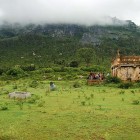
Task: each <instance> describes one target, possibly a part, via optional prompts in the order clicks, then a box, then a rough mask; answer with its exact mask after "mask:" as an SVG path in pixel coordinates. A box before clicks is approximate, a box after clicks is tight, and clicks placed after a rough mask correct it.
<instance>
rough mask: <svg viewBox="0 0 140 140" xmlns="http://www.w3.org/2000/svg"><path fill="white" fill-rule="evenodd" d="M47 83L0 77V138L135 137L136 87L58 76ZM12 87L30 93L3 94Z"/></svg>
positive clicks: (138, 123)
mask: <svg viewBox="0 0 140 140" xmlns="http://www.w3.org/2000/svg"><path fill="white" fill-rule="evenodd" d="M49 82H50V81H47V80H41V81H36V83H35V84H34V83H33V82H32V81H31V80H30V79H19V80H10V81H0V140H139V139H140V104H139V101H140V88H138V87H137V88H129V89H120V88H118V87H116V86H115V85H113V86H112V85H110V84H108V85H104V84H101V85H93V86H89V85H87V84H86V80H79V81H67V80H66V81H64V80H63V81H54V83H55V84H56V87H57V88H56V90H55V91H49ZM76 82H77V83H78V84H79V85H80V86H74V85H75V84H77V83H76ZM13 91H28V92H30V93H31V94H32V96H31V98H28V99H26V100H18V99H9V97H8V93H9V92H13Z"/></svg>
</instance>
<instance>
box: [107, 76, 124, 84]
mask: <svg viewBox="0 0 140 140" xmlns="http://www.w3.org/2000/svg"><path fill="white" fill-rule="evenodd" d="M106 83H115V84H118V83H121V79H120V78H118V77H111V76H108V77H107V78H106Z"/></svg>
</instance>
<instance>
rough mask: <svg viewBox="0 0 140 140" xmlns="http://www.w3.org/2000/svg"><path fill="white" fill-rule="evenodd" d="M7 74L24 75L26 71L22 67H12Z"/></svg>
mask: <svg viewBox="0 0 140 140" xmlns="http://www.w3.org/2000/svg"><path fill="white" fill-rule="evenodd" d="M6 74H7V75H10V76H13V77H23V76H25V72H24V71H23V70H22V69H21V68H18V67H16V68H11V69H9V70H8V71H7V72H6Z"/></svg>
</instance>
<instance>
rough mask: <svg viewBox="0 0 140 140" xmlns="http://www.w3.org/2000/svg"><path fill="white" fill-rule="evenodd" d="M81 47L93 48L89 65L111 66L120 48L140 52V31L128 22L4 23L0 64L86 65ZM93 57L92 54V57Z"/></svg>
mask: <svg viewBox="0 0 140 140" xmlns="http://www.w3.org/2000/svg"><path fill="white" fill-rule="evenodd" d="M80 48H92V49H93V51H94V52H95V54H94V55H93V56H94V57H93V59H92V62H90V65H102V66H105V67H106V68H109V67H110V62H111V59H112V58H113V57H114V56H115V55H116V51H117V49H120V50H121V52H122V53H123V54H125V55H134V54H135V55H140V52H139V49H140V30H139V27H138V26H137V25H135V23H133V22H131V21H129V22H128V24H126V25H119V26H98V25H96V26H88V27H87V26H80V25H62V24H61V25H57V24H56V25H35V24H30V25H26V26H22V25H20V24H14V25H11V24H8V23H6V24H4V25H2V26H1V27H0V66H1V67H13V66H15V65H22V66H25V65H30V64H35V65H36V66H37V67H50V66H54V65H60V66H61V65H64V66H69V64H70V63H71V62H72V61H77V62H78V63H79V65H84V61H83V60H82V59H81V58H80V57H79V56H78V55H77V52H78V50H79V49H80ZM91 57H92V56H91Z"/></svg>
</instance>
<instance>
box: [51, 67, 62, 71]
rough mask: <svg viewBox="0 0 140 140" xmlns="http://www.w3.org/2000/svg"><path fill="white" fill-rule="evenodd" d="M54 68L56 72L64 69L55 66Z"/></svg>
mask: <svg viewBox="0 0 140 140" xmlns="http://www.w3.org/2000/svg"><path fill="white" fill-rule="evenodd" d="M53 70H54V71H55V72H63V69H62V68H60V67H53Z"/></svg>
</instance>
